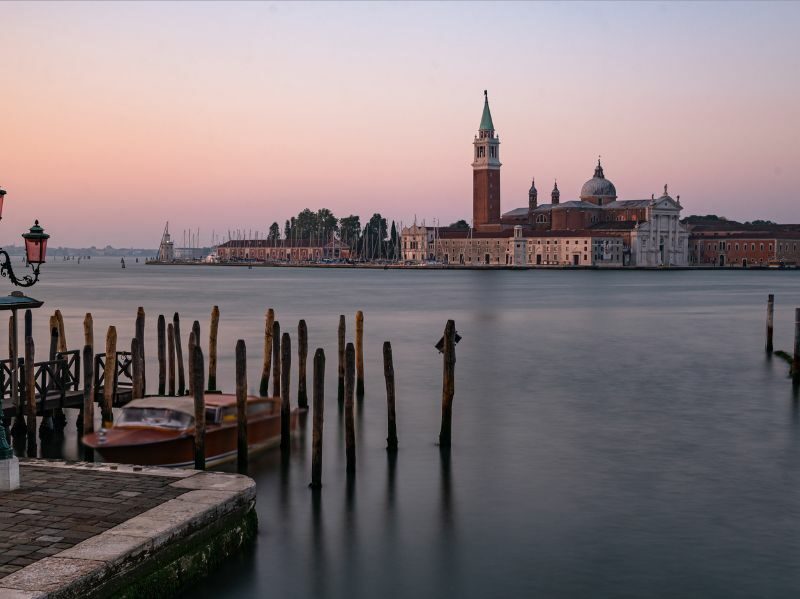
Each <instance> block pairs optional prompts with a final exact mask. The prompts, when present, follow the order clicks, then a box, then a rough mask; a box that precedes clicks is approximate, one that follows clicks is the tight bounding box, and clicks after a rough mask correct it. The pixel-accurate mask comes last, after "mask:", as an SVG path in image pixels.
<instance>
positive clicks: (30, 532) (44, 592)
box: [0, 460, 256, 599]
mask: <svg viewBox="0 0 800 599" xmlns="http://www.w3.org/2000/svg"><path fill="white" fill-rule="evenodd" d="M20 478H21V488H20V489H18V490H16V491H13V492H7V493H0V598H3V599H5V598H9V599H16V598H26V599H29V598H33V597H92V596H98V595H103V596H120V597H136V596H147V595H149V594H151V593H152V592H153V590H154V589H158V596H168V595H169V594H174V593H177V592H179V591H180V590H181V589H182V588H185V587H186V585H187V584H189V583H190V582H192V581H194V580H196V578H197V577H198V576H203V575H205V574H208V573H209V572H210V571H211V569H213V567H214V566H216V564H218V563H219V562H221V561H222V560H223V559H225V558H226V557H227V556H228V555H230V554H231V553H233V552H235V551H238V549H239V548H240V547H241V546H242V545H243V544H245V543H246V542H248V541H249V540H250V539H252V538H253V536H254V534H255V527H256V521H255V511H254V505H255V482H254V481H253V480H252V479H250V478H247V477H245V476H240V475H235V474H222V473H213V472H198V471H195V470H174V469H167V468H154V467H139V466H127V465H113V464H88V463H82V462H77V463H66V462H59V461H49V460H25V461H23V462H22V463H21V464H20Z"/></svg>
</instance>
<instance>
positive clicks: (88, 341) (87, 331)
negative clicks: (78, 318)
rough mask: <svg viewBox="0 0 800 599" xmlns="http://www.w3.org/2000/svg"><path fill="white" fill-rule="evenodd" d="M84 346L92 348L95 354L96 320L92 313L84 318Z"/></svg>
mask: <svg viewBox="0 0 800 599" xmlns="http://www.w3.org/2000/svg"><path fill="white" fill-rule="evenodd" d="M83 344H84V345H88V346H89V347H91V348H92V353H94V319H93V318H92V313H91V312H87V313H86V316H84V317H83Z"/></svg>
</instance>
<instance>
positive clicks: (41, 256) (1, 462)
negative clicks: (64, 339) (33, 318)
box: [0, 189, 50, 491]
mask: <svg viewBox="0 0 800 599" xmlns="http://www.w3.org/2000/svg"><path fill="white" fill-rule="evenodd" d="M5 196H6V192H5V190H4V189H0V219H2V218H3V201H4V200H5ZM22 238H23V239H24V240H25V257H26V259H27V264H28V266H30V267H31V268H32V271H33V274H32V275H25V276H23V277H17V276H16V275H15V274H14V269H13V268H12V267H11V257H10V256H9V255H8V252H7V251H5V250H4V249H2V248H0V260H2V262H0V276H3V277H8V279H9V280H10V281H11V282H12V283H13V284H14V285H16V286H17V287H30V286H31V285H33V284H35V283H36V281H38V280H39V267H40V266H41V265H42V264H43V263H44V261H45V256H46V254H47V240H48V239H49V238H50V235H48V234H47V233H45V232H44V229H43V228H42V227H40V226H39V221H38V220H37V221H36V222H35V223H34V225H33V226H32V227H31V228H30V231H28V232H27V233H24V234H23V235H22ZM41 305H42V302H40V301H38V300H34V299H32V298H29V297H25V296H24V295H23V294H22V293H21V292H19V291H15V292H14V293H12V294H11V296H9V297H8V298H0V309H4V310H11V311H12V312H13V316H12V323H13V325H12V338H13V343H12V344H11V345H12V348H11V354H12V355H11V361H12V372H11V376H12V385H11V386H12V392H11V395H12V399H13V400H14V401H18V393H17V366H18V360H17V355H16V354H17V347H16V345H17V343H16V342H17V310H18V309H19V308H33V307H37V308H38V307H39V306H41ZM26 366H28V367H30V368H32V367H33V365H32V364H31V365H27V364H26ZM3 416H4V412H3V397H2V394H0V491H13V490H14V489H17V488H19V461H18V460H17V458H16V457H15V456H14V452H13V450H12V449H11V447H10V446H9V445H8V440H7V436H6V430H5V427H4V426H3V422H2V418H3Z"/></svg>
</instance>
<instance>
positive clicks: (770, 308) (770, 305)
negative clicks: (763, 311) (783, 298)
mask: <svg viewBox="0 0 800 599" xmlns="http://www.w3.org/2000/svg"><path fill="white" fill-rule="evenodd" d="M774 310H775V296H774V295H773V294H772V293H770V294H769V297H768V298H767V346H766V350H767V353H768V354H771V353H772V323H773V313H774Z"/></svg>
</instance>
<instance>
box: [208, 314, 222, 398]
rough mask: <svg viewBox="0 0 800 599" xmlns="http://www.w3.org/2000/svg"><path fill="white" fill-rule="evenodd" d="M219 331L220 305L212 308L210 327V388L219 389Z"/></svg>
mask: <svg viewBox="0 0 800 599" xmlns="http://www.w3.org/2000/svg"><path fill="white" fill-rule="evenodd" d="M218 331H219V306H214V307H213V308H212V309H211V324H210V326H209V327H208V390H209V391H216V390H217V333H218Z"/></svg>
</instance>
